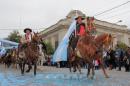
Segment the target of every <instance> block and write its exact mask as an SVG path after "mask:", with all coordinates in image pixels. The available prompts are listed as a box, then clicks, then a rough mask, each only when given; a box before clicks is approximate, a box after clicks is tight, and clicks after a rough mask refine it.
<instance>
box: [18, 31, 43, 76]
mask: <svg viewBox="0 0 130 86" xmlns="http://www.w3.org/2000/svg"><path fill="white" fill-rule="evenodd" d="M40 41H41V40H40V36H39V35H38V33H34V36H33V38H32V41H31V42H30V43H27V46H26V47H24V48H22V47H21V48H20V47H19V49H18V51H19V55H18V56H19V62H20V63H19V65H20V69H21V73H22V74H24V68H25V64H28V70H27V71H26V72H30V70H31V69H32V65H34V75H36V69H37V61H38V58H39V47H38V44H39V43H40Z"/></svg>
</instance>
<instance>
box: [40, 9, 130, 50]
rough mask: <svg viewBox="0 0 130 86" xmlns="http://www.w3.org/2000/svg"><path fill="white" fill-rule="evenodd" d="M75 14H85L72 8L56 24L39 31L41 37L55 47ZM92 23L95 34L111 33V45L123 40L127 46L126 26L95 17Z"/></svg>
mask: <svg viewBox="0 0 130 86" xmlns="http://www.w3.org/2000/svg"><path fill="white" fill-rule="evenodd" d="M77 15H80V16H85V14H83V13H82V12H81V11H79V10H73V11H71V12H70V13H69V14H68V15H67V16H66V18H65V19H61V20H60V21H58V22H57V23H56V24H54V25H52V26H50V27H48V28H46V29H45V30H43V31H41V32H40V35H42V37H43V39H44V40H45V41H46V42H50V43H51V44H52V46H53V48H54V49H56V48H57V46H58V44H59V43H60V41H61V40H62V38H63V37H64V35H65V34H66V32H67V30H68V28H69V26H70V24H71V23H72V20H73V19H74V17H75V16H77ZM84 22H85V21H84ZM94 23H95V26H96V30H97V34H102V33H110V34H112V36H113V46H115V45H116V44H117V43H118V41H119V42H123V43H125V44H126V45H128V46H129V45H130V30H128V29H127V26H125V25H117V24H114V23H109V22H106V21H100V20H97V19H95V21H94Z"/></svg>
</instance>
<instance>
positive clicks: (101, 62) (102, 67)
mask: <svg viewBox="0 0 130 86" xmlns="http://www.w3.org/2000/svg"><path fill="white" fill-rule="evenodd" d="M100 67H101V69H102V71H103V73H104V75H105V77H106V78H109V76H108V75H107V73H106V71H105V67H104V65H103V61H102V60H101V59H100Z"/></svg>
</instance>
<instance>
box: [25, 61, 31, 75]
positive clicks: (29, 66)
mask: <svg viewBox="0 0 130 86" xmlns="http://www.w3.org/2000/svg"><path fill="white" fill-rule="evenodd" d="M31 69H32V66H31V63H29V64H28V69H27V71H26V72H27V73H28V72H30V70H31Z"/></svg>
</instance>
